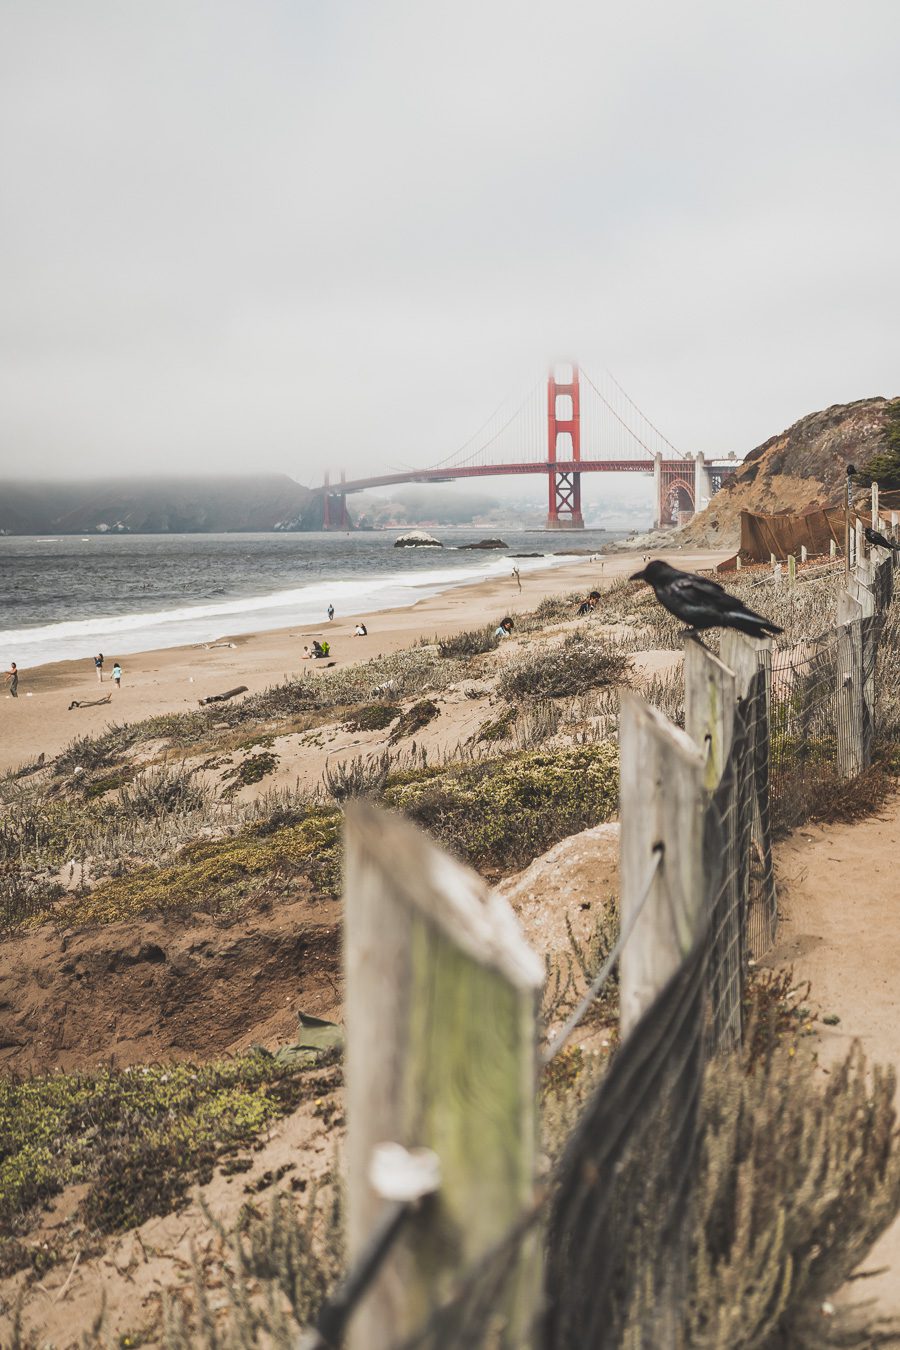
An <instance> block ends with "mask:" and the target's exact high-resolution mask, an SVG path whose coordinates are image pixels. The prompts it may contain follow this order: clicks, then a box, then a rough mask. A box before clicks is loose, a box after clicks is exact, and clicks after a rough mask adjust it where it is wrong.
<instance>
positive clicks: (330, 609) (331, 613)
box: [328, 605, 334, 623]
mask: <svg viewBox="0 0 900 1350" xmlns="http://www.w3.org/2000/svg"><path fill="white" fill-rule="evenodd" d="M333 618H334V605H329V606H328V622H329V623H331V620H332V619H333Z"/></svg>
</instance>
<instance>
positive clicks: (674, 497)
mask: <svg viewBox="0 0 900 1350" xmlns="http://www.w3.org/2000/svg"><path fill="white" fill-rule="evenodd" d="M693 514H694V489H693V484H691V483H688V482H687V480H686V479H680V480H679V479H676V480H675V482H674V483H670V484H669V487H668V491H667V493H666V499H665V502H664V504H663V512H662V523H663V524H664V525H683V524H684V523H685V521H686V520H689V519H690V517H691V516H692V515H693Z"/></svg>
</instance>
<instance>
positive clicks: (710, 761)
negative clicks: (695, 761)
mask: <svg viewBox="0 0 900 1350" xmlns="http://www.w3.org/2000/svg"><path fill="white" fill-rule="evenodd" d="M734 704H735V676H734V671H733V670H730V669H729V668H728V666H726V665H725V662H724V661H720V660H719V658H718V657H717V656H713V654H712V652H710V651H707V649H706V648H705V647H703V646H701V644H700V643H699V642H694V641H693V640H692V639H689V640H688V641H687V642H686V643H685V644H684V729H685V731H686V732H687V734H688V735H689V736H690V737H691V738H692V739H693V741H694V743H695V744H696V745H697V747H698V748H699V749H700V751H701V753H702V754H703V755H704V758H705V763H706V767H705V772H704V786H705V787H706V788H707V789H708V790H709V791H713V789H715V788H716V787H718V785H719V779H720V778H721V777H722V771H723V769H724V768H725V761H726V759H727V758H728V751H729V750H730V749H731V737H732V733H733V728H734Z"/></svg>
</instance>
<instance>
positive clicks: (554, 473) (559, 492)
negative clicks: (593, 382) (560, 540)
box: [547, 361, 584, 530]
mask: <svg viewBox="0 0 900 1350" xmlns="http://www.w3.org/2000/svg"><path fill="white" fill-rule="evenodd" d="M571 369H572V374H571V379H569V380H564V381H560V380H557V378H556V368H555V367H554V368H553V369H551V371H550V374H549V376H548V378H547V485H548V488H549V500H548V507H547V529H548V530H583V529H584V516H583V515H582V514H581V474H580V472H579V471H578V469H576V468H575V467H574V465H575V464H578V463H580V462H581V386H580V384H579V379H578V367H577V365H575V363H574V361H573V362H572V368H571ZM560 399H567V400H568V407H566V408H565V409H564V410H563V411H562V415H560V403H559V400H560ZM563 438H566V439H567V441H568V444H566V443H565V441H563V444H562V446H561V445H560V442H561V441H562V440H563ZM560 449H562V450H563V453H562V454H560V453H559V452H560ZM566 451H568V453H565V452H566ZM558 460H563V461H569V463H570V464H571V465H572V466H573V467H570V468H566V469H559V468H557V467H556V466H557V461H558Z"/></svg>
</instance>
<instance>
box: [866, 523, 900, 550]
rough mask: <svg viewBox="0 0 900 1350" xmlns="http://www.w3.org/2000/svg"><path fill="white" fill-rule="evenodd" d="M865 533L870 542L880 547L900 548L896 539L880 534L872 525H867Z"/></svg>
mask: <svg viewBox="0 0 900 1350" xmlns="http://www.w3.org/2000/svg"><path fill="white" fill-rule="evenodd" d="M863 534H864V535H865V536H866V539H867V540H868V541H869V543H870V544H877V545H878V547H879V548H890V549H896V548H900V544H897V543H896V542H895V540H893V539H886V538H885V536H884V535H883V534H879V533H878V531H877V530H873V529H872V526H871V525H867V526H866V528H865V529H864V530H863Z"/></svg>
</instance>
